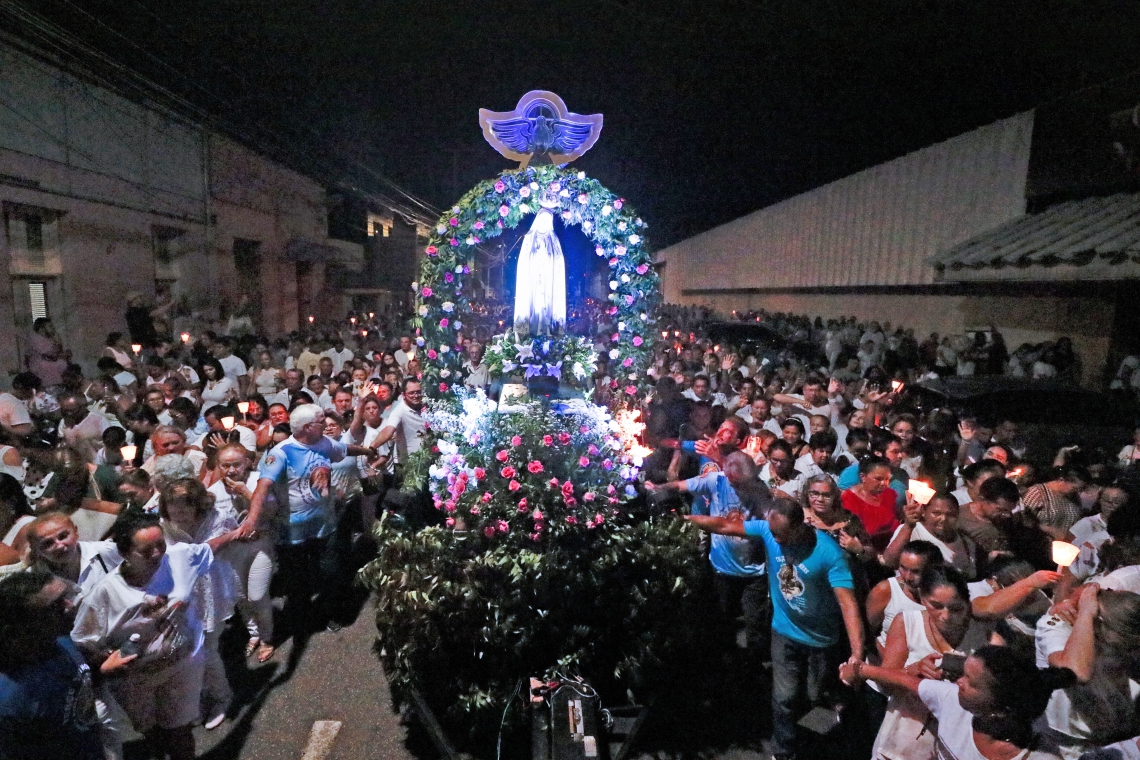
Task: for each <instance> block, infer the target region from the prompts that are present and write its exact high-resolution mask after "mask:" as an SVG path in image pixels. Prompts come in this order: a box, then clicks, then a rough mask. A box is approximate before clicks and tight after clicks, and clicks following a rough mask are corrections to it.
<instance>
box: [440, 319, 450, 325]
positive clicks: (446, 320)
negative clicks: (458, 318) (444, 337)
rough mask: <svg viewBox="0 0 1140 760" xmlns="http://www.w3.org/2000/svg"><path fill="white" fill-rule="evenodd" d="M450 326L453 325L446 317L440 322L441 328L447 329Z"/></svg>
mask: <svg viewBox="0 0 1140 760" xmlns="http://www.w3.org/2000/svg"><path fill="white" fill-rule="evenodd" d="M449 324H451V322H449V321H448V319H447V317H444V318H443V319H441V320H439V326H440V327H447V326H448V325H449Z"/></svg>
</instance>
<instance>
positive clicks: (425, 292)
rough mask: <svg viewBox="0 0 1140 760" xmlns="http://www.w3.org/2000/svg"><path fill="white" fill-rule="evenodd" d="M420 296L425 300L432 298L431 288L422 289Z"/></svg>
mask: <svg viewBox="0 0 1140 760" xmlns="http://www.w3.org/2000/svg"><path fill="white" fill-rule="evenodd" d="M420 295H421V296H422V297H424V298H431V288H427V287H425V288H421V289H420Z"/></svg>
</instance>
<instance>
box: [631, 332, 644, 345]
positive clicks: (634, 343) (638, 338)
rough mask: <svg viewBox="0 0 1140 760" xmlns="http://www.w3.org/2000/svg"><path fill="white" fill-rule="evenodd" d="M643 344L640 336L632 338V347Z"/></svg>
mask: <svg viewBox="0 0 1140 760" xmlns="http://www.w3.org/2000/svg"><path fill="white" fill-rule="evenodd" d="M644 342H645V341H643V340H642V339H641V336H640V335H634V336H633V345H635V346H640V345H641V344H642V343H644Z"/></svg>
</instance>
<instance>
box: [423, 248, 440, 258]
mask: <svg viewBox="0 0 1140 760" xmlns="http://www.w3.org/2000/svg"><path fill="white" fill-rule="evenodd" d="M424 252H425V253H427V255H428V256H434V255H436V253H438V252H439V249H438V248H436V247H435V246H434V245H429V246H428V247H427V248H425V249H424Z"/></svg>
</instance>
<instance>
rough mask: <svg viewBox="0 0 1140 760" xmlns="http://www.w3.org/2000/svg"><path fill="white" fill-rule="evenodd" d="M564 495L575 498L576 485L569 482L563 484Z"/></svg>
mask: <svg viewBox="0 0 1140 760" xmlns="http://www.w3.org/2000/svg"><path fill="white" fill-rule="evenodd" d="M562 495H563V496H573V495H574V484H573V483H571V482H570V481H569V480H567V481H566V482H565V483H563V484H562Z"/></svg>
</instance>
